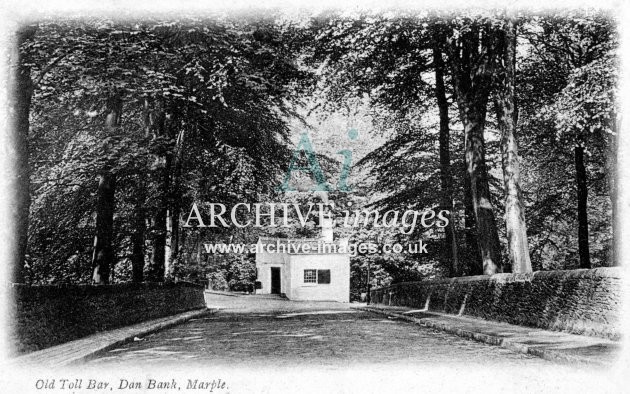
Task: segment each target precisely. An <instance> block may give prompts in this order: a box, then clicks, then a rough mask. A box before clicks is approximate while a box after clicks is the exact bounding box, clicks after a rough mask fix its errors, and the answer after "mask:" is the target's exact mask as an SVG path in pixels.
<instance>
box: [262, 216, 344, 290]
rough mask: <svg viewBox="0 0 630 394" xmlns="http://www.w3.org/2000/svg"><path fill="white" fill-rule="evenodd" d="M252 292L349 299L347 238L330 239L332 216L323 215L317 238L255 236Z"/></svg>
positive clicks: (331, 234) (331, 235) (331, 237)
mask: <svg viewBox="0 0 630 394" xmlns="http://www.w3.org/2000/svg"><path fill="white" fill-rule="evenodd" d="M257 246H258V248H257V253H256V272H257V282H259V283H258V284H257V287H258V288H257V289H256V294H284V295H285V296H286V297H287V298H288V299H290V300H303V301H338V302H349V301H350V254H349V253H348V240H347V239H342V240H337V241H333V220H332V219H331V218H330V217H327V218H324V220H323V223H322V237H321V238H292V239H291V238H259V239H258V245H257Z"/></svg>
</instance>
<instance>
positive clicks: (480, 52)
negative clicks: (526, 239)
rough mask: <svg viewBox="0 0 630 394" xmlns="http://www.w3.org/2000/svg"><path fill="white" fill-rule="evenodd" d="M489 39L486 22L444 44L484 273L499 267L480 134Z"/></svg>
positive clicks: (486, 89) (485, 100) (487, 86)
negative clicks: (462, 131)
mask: <svg viewBox="0 0 630 394" xmlns="http://www.w3.org/2000/svg"><path fill="white" fill-rule="evenodd" d="M491 38H492V32H491V26H490V25H489V24H484V25H478V24H475V23H473V24H471V25H470V26H469V27H468V28H467V30H466V31H464V32H461V34H460V35H459V36H456V35H453V36H452V37H451V40H450V44H449V47H448V52H449V65H450V66H451V69H452V72H451V76H452V78H453V86H454V88H455V94H456V96H457V104H458V108H459V116H460V119H461V121H462V123H463V125H464V144H465V147H464V154H465V162H466V170H467V172H468V175H469V176H470V191H471V196H472V202H473V210H474V213H475V223H476V225H477V243H478V246H479V251H480V253H481V260H482V264H483V273H484V274H485V275H492V274H495V273H497V272H501V270H502V262H501V260H502V259H501V249H500V244H499V234H498V231H497V225H496V221H495V218H494V212H493V209H492V203H491V198H490V197H491V196H490V187H489V184H488V170H487V168H486V157H485V140H484V135H483V134H484V129H485V122H486V110H487V109H486V106H487V103H488V94H489V89H490V82H491V80H490V77H489V75H488V70H489V64H490V62H491V61H492V56H493V54H492V47H491Z"/></svg>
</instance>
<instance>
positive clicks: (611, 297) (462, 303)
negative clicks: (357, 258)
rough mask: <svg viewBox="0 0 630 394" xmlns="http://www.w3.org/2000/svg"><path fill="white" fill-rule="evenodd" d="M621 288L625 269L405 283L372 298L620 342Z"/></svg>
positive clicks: (376, 292) (375, 300)
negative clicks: (622, 273) (622, 271)
mask: <svg viewBox="0 0 630 394" xmlns="http://www.w3.org/2000/svg"><path fill="white" fill-rule="evenodd" d="M621 287H622V286H621V270H620V269H619V268H618V267H610V268H596V269H590V270H570V271H539V272H535V273H533V274H497V275H492V276H469V277H461V278H449V279H437V280H426V281H419V282H406V283H400V284H396V285H392V286H389V287H385V288H379V289H375V290H372V291H371V293H370V295H371V299H372V302H373V303H375V304H384V305H392V306H408V307H413V308H418V309H425V310H428V311H436V312H444V313H450V314H455V315H464V316H471V317H478V318H483V319H487V320H495V321H502V322H506V323H511V324H518V325H523V326H530V327H539V328H544V329H548V330H556V331H564V332H569V333H573V334H583V335H591V336H599V337H604V338H609V339H614V340H618V339H620V337H621V330H620V326H619V313H620V310H621V305H620V303H621Z"/></svg>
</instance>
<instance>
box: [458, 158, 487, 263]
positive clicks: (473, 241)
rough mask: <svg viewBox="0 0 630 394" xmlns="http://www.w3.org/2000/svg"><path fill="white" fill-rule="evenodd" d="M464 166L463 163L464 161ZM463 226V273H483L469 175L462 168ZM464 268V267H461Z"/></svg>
mask: <svg viewBox="0 0 630 394" xmlns="http://www.w3.org/2000/svg"><path fill="white" fill-rule="evenodd" d="M464 166H465V163H464ZM464 227H466V228H465V230H464V232H465V236H466V239H465V240H466V260H467V262H468V264H467V267H465V268H466V272H465V274H467V275H483V262H482V261H481V253H480V251H479V242H477V224H476V223H475V209H474V208H473V201H472V194H471V191H470V175H469V174H468V171H466V168H464ZM462 269H464V267H462Z"/></svg>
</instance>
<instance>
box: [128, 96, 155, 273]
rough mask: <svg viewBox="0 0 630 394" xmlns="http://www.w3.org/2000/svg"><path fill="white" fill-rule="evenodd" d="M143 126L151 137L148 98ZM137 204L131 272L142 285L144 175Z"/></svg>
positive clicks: (145, 100)
mask: <svg viewBox="0 0 630 394" xmlns="http://www.w3.org/2000/svg"><path fill="white" fill-rule="evenodd" d="M142 105H143V113H142V115H143V116H142V117H143V125H144V137H145V138H148V137H150V136H151V130H152V128H153V117H152V113H151V108H150V102H149V99H148V98H145V99H144V101H143V103H142ZM137 188H138V191H137V194H136V202H135V206H134V212H133V223H134V230H133V234H132V237H131V242H132V257H131V271H132V281H133V282H134V283H140V282H142V281H143V280H144V256H145V254H144V250H145V235H146V215H145V211H144V209H145V208H144V204H145V203H146V192H147V190H146V189H147V185H146V183H145V180H144V178H143V175H142V174H140V175H139V176H138V184H137Z"/></svg>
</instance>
